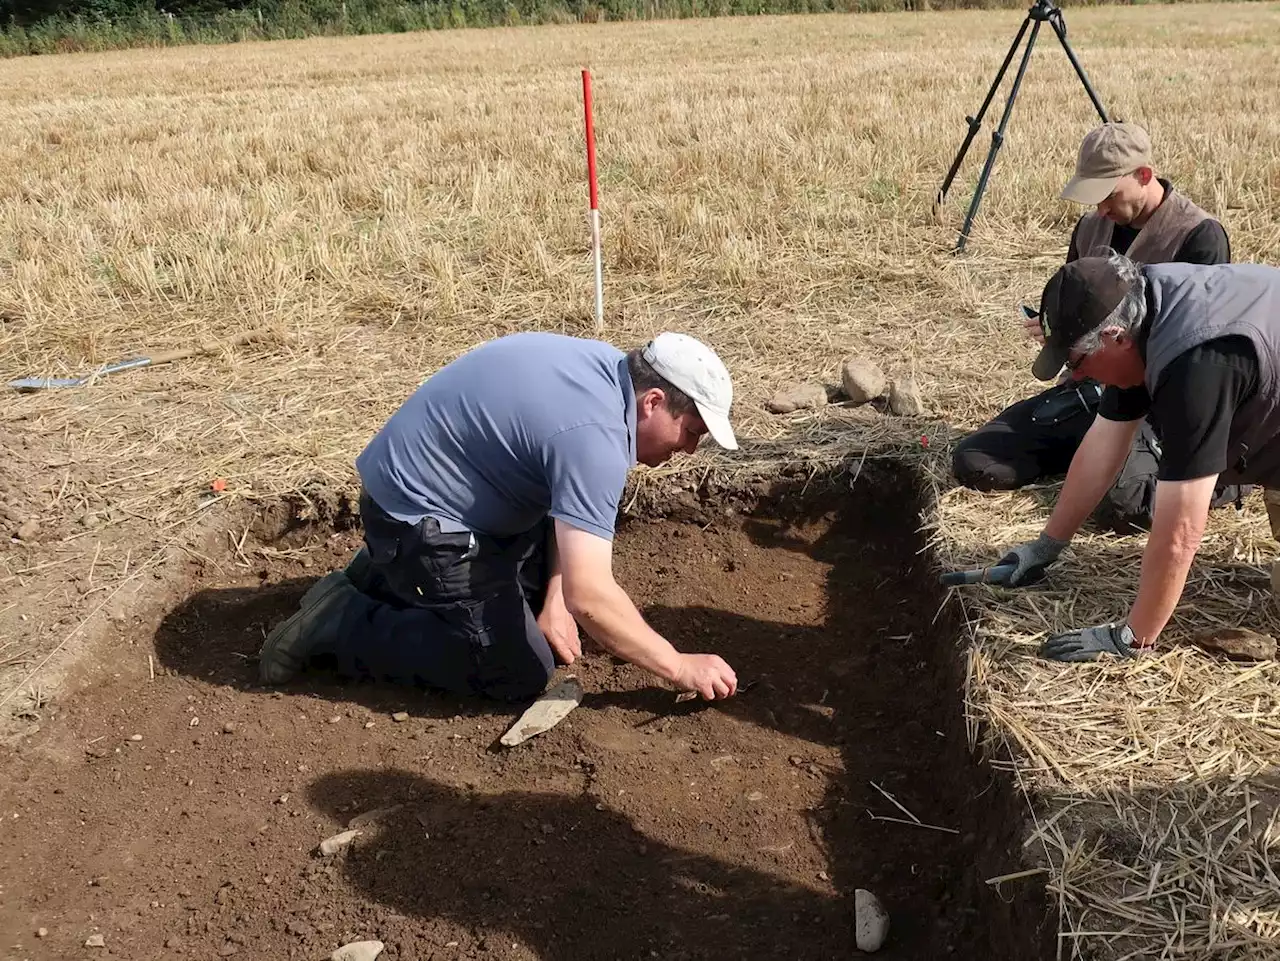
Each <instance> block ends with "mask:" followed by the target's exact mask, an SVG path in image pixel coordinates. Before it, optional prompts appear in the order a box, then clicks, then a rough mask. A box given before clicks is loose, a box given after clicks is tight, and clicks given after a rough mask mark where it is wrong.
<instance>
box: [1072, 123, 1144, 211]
mask: <svg viewBox="0 0 1280 961" xmlns="http://www.w3.org/2000/svg"><path fill="white" fill-rule="evenodd" d="M1150 166H1151V138H1150V137H1149V136H1147V132H1146V131H1145V130H1143V129H1142V128H1141V127H1139V126H1138V125H1137V124H1133V123H1104V124H1103V125H1102V126H1101V127H1097V128H1095V129H1093V130H1091V131H1089V135H1088V136H1087V137H1085V138H1084V143H1082V144H1081V145H1080V155H1079V157H1077V158H1076V175H1075V176H1074V177H1072V178H1071V179H1070V180H1069V181H1068V182H1067V185H1066V186H1065V187H1063V188H1062V199H1063V200H1074V201H1075V202H1076V203H1078V204H1089V205H1091V206H1092V205H1093V204H1100V203H1102V202H1103V201H1104V200H1106V199H1107V197H1109V196H1110V195H1111V191H1113V190H1115V189H1116V184H1117V183H1118V182H1119V180H1120V178H1121V177H1127V176H1128V175H1129V174H1131V173H1133V172H1134V171H1135V170H1137V169H1138V168H1140V167H1150Z"/></svg>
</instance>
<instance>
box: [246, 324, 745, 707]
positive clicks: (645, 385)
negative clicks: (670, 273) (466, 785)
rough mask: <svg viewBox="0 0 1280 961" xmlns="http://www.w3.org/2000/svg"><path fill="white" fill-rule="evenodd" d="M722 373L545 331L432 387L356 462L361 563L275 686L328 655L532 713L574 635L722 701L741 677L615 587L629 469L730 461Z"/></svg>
mask: <svg viewBox="0 0 1280 961" xmlns="http://www.w3.org/2000/svg"><path fill="white" fill-rule="evenodd" d="M732 399H733V386H732V383H731V382H730V379H729V373H728V371H727V370H726V369H725V366H724V364H723V363H722V362H721V361H720V359H719V357H717V356H716V354H715V353H714V352H713V351H712V350H711V349H710V348H708V347H707V346H706V345H704V344H702V343H700V342H699V341H697V340H695V339H693V338H692V337H688V336H686V335H684V334H675V333H664V334H660V335H659V336H658V337H655V338H654V339H653V340H652V341H650V342H649V343H648V344H646V345H645V346H644V347H641V348H636V349H634V350H632V351H630V352H629V353H623V352H622V351H620V350H618V349H616V348H614V347H612V346H610V345H609V344H605V343H602V342H600V341H595V340H587V339H583V338H576V337H566V336H562V335H558V334H548V333H522V334H513V335H511V336H507V337H502V338H499V339H498V340H494V341H491V342H489V343H486V344H483V345H482V346H480V347H478V348H476V349H475V350H472V351H470V352H469V353H467V354H464V355H463V356H461V357H459V358H458V359H457V360H455V361H453V362H452V363H451V364H449V365H447V366H445V367H443V368H442V369H441V370H439V371H438V372H437V373H436V374H434V375H433V376H432V377H431V378H429V379H428V380H427V381H426V382H425V383H424V384H422V386H421V387H419V388H418V390H417V391H416V392H415V393H414V394H413V395H411V396H410V397H409V398H408V400H406V401H405V403H404V405H403V406H402V407H401V408H400V409H399V410H398V411H397V412H396V413H395V414H394V415H393V416H392V417H391V419H390V420H389V421H388V422H387V423H386V425H385V426H384V427H383V428H382V430H381V431H379V432H378V434H377V435H376V436H374V438H373V440H372V441H371V442H370V443H369V445H368V447H366V448H365V450H364V451H363V452H362V453H361V454H360V456H359V457H358V458H357V460H356V468H357V470H358V472H359V474H360V479H361V482H362V485H363V490H362V492H361V499H360V514H361V521H362V523H363V526H364V540H365V547H364V548H363V549H362V550H361V551H360V552H359V553H358V554H357V555H356V557H355V558H354V559H353V560H352V562H351V563H350V564H349V565H348V566H347V568H346V570H345V571H335V572H334V573H332V574H329V575H328V576H326V577H324V578H322V579H321V580H320V581H318V582H317V583H316V584H315V585H314V586H313V587H312V588H311V589H310V590H309V591H308V592H307V594H306V595H305V596H304V597H303V599H302V604H301V607H300V609H299V610H298V612H297V613H295V614H294V615H293V616H292V617H290V618H289V619H288V620H286V621H284V622H283V623H282V624H280V625H279V626H278V627H276V628H275V629H274V630H273V631H272V632H271V634H270V635H269V636H268V637H267V640H266V643H265V644H264V645H263V648H262V654H261V659H260V664H259V667H260V674H261V677H262V680H263V681H264V682H266V683H269V684H282V683H285V682H287V681H289V680H291V679H292V678H294V677H295V676H296V675H298V674H299V673H300V672H301V671H303V670H304V669H305V668H306V667H307V666H308V664H310V663H312V662H313V661H315V660H316V659H318V658H323V660H325V661H327V662H330V663H334V664H336V667H337V669H338V671H339V672H340V673H342V674H346V675H348V676H360V677H370V678H376V679H380V680H391V681H401V682H408V683H417V684H422V685H426V686H429V687H434V688H438V689H442V690H447V691H452V692H455V693H461V694H479V695H482V696H488V697H494V698H498V699H502V700H524V699H527V698H530V697H535V696H537V695H538V694H539V693H541V692H542V690H543V689H544V688H545V687H546V684H547V681H548V680H549V679H550V677H551V674H552V672H553V671H554V669H555V664H556V660H557V659H558V660H559V661H560V662H561V663H564V664H572V663H573V661H574V659H575V658H577V657H578V656H579V655H580V654H581V653H582V646H581V642H580V640H579V635H578V625H579V624H581V625H582V627H583V628H584V629H585V630H586V631H587V633H588V634H590V635H591V637H593V638H594V639H595V640H596V641H597V642H598V643H599V644H600V645H601V646H603V647H604V648H606V649H607V650H608V651H610V652H611V653H613V654H614V655H616V656H618V657H620V658H622V659H624V660H626V661H628V662H630V663H632V664H636V665H638V666H640V667H642V668H644V669H646V670H648V671H650V672H651V673H653V674H655V675H657V676H658V677H660V678H662V679H664V680H666V681H668V682H670V683H671V684H672V685H674V686H675V687H676V688H678V689H680V690H682V691H693V692H697V693H698V694H700V695H701V696H702V697H703V698H705V699H708V700H713V699H716V698H725V697H730V696H732V695H733V694H734V693H735V692H736V691H737V684H738V682H737V677H736V676H735V675H734V672H733V670H732V668H730V667H729V665H728V664H726V663H725V662H724V661H723V660H722V659H721V658H719V657H718V656H716V655H715V654H686V653H681V652H680V651H677V650H676V649H675V647H673V646H672V645H671V643H670V642H669V641H667V640H666V639H665V638H664V637H662V636H661V635H660V634H658V633H657V632H656V631H654V630H653V629H652V628H651V627H649V625H648V624H647V623H646V622H645V620H644V618H643V617H642V616H641V615H640V612H639V611H638V610H637V609H636V607H635V604H634V603H632V601H631V599H630V598H629V597H628V596H627V594H626V592H625V591H624V590H623V589H622V588H621V587H619V586H618V584H617V582H616V581H615V580H614V579H613V567H612V559H613V555H612V541H613V534H614V522H615V519H616V517H617V513H618V507H619V502H620V499H621V496H622V493H623V488H624V486H625V483H626V477H627V472H628V471H629V470H630V468H631V467H632V466H633V465H635V464H636V463H637V462H638V463H643V464H647V465H650V466H656V465H658V464H661V463H663V462H665V461H666V460H668V459H669V458H670V457H671V456H672V455H673V454H675V453H676V452H677V451H684V452H685V453H690V454H691V453H693V451H694V450H695V449H696V448H697V446H698V442H699V441H700V440H701V438H702V436H703V434H706V433H710V434H711V436H712V437H713V438H714V439H715V440H716V442H717V443H719V444H720V445H721V446H723V447H726V448H729V449H731V450H732V449H736V448H737V441H736V440H735V438H734V433H733V428H732V427H731V426H730V423H729V407H730V403H731V402H732Z"/></svg>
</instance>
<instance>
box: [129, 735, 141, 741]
mask: <svg viewBox="0 0 1280 961" xmlns="http://www.w3.org/2000/svg"><path fill="white" fill-rule="evenodd" d="M129 740H130V741H141V740H142V735H141V734H130V735H129Z"/></svg>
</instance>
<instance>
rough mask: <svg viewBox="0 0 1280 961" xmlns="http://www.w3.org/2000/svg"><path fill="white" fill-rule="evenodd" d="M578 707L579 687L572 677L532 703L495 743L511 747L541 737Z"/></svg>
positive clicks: (578, 683) (580, 701)
mask: <svg viewBox="0 0 1280 961" xmlns="http://www.w3.org/2000/svg"><path fill="white" fill-rule="evenodd" d="M581 703H582V683H581V682H580V681H579V680H578V679H577V678H576V677H567V678H565V679H564V680H563V681H561V682H560V683H559V684H557V685H555V686H554V687H552V688H550V689H549V690H548V691H546V693H544V694H543V695H542V696H541V697H540V698H538V699H537V700H536V701H534V702H533V704H531V705H530V706H529V708H528V710H526V711H525V712H524V713H523V714H521V715H520V719H519V720H518V721H516V723H515V724H513V725H511V728H510V729H509V730H508V731H507V733H506V734H504V735H502V737H501V738H499V740H498V743H499V744H501V745H502V746H503V747H515V746H516V745H517V744H523V743H524V742H525V741H527V740H529V738H531V737H537V736H538V735H539V734H545V733H546V732H547V731H549V730H551V729H552V728H553V727H555V726H556V725H557V724H559V723H560V722H561V721H563V720H564V719H565V718H566V717H568V716H569V714H570V713H571V712H572V711H573V709H574V708H575V707H577V706H578V705H579V704H581Z"/></svg>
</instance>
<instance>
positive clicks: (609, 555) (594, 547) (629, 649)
mask: <svg viewBox="0 0 1280 961" xmlns="http://www.w3.org/2000/svg"><path fill="white" fill-rule="evenodd" d="M555 533H556V546H557V548H558V551H559V555H560V572H561V576H562V578H563V584H562V588H563V591H564V599H565V605H566V606H567V607H568V609H569V612H570V613H571V614H572V615H573V616H574V618H575V619H576V620H577V621H578V623H579V624H581V625H582V627H583V628H584V629H585V630H586V631H587V633H589V634H590V635H591V636H592V637H593V638H595V639H596V641H597V642H598V643H599V644H600V645H601V646H603V647H604V648H605V649H607V650H608V651H610V652H611V653H613V654H615V655H617V656H618V657H620V658H622V659H623V660H624V661H627V662H629V663H631V664H635V665H637V666H639V667H642V668H644V669H645V670H647V671H649V672H650V673H652V674H656V675H657V676H658V677H660V678H662V679H663V680H666V681H670V682H671V683H672V684H675V685H676V686H677V687H679V688H681V689H682V690H686V691H697V692H698V693H700V694H701V695H702V696H703V697H704V698H706V699H708V700H712V699H714V698H717V697H730V696H732V695H733V694H734V693H735V692H736V691H737V689H738V679H737V677H736V675H735V674H734V673H733V669H732V668H730V667H729V665H728V664H726V663H725V662H724V661H723V660H721V659H720V658H719V657H717V656H716V655H714V654H681V653H680V652H679V651H677V650H676V649H675V647H674V646H672V644H671V642H670V641H668V640H667V639H666V638H665V637H663V636H662V635H661V634H659V633H658V632H657V631H655V630H654V629H653V628H651V627H650V626H649V625H648V624H647V623H645V620H644V618H643V617H642V616H641V615H640V612H639V611H638V610H636V606H635V604H634V603H632V601H631V598H630V597H628V596H627V592H626V591H624V590H623V589H622V588H621V587H620V586H618V583H617V581H615V580H614V578H613V545H612V544H611V543H610V542H609V541H607V540H605V539H604V538H603V537H599V536H597V535H595V534H591V533H589V532H587V531H584V530H579V529H578V528H576V527H572V526H570V525H569V524H566V523H564V522H563V521H560V520H557V521H556V522H555Z"/></svg>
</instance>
